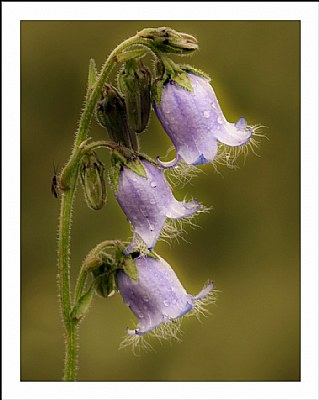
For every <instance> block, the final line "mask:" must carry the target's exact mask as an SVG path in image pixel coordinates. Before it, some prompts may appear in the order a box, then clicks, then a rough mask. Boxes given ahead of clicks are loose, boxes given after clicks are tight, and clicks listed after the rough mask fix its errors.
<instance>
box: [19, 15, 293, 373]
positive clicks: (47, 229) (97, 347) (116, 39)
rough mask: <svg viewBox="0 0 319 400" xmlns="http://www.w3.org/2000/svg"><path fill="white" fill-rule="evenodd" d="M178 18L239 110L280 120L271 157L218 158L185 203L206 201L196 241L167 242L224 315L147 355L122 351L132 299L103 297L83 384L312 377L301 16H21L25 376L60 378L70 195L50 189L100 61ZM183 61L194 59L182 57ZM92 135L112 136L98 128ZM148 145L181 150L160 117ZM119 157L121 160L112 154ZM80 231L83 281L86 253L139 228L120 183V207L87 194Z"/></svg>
mask: <svg viewBox="0 0 319 400" xmlns="http://www.w3.org/2000/svg"><path fill="white" fill-rule="evenodd" d="M156 26H170V27H172V28H174V29H176V30H179V31H184V32H187V33H189V34H192V35H195V36H196V37H197V38H198V40H199V44H200V51H198V52H197V53H196V54H195V55H194V56H193V57H192V59H190V58H187V59H186V62H188V63H192V64H193V65H194V66H196V67H198V68H200V69H203V70H204V71H205V72H207V73H208V74H209V75H210V76H211V77H212V84H213V87H214V89H215V91H216V94H217V96H218V98H219V102H220V105H221V107H222V109H223V110H224V113H225V116H226V118H227V119H228V120H229V121H231V122H235V121H237V119H238V118H239V117H240V116H241V115H243V116H245V117H246V119H247V121H248V123H249V124H257V123H260V124H262V125H265V126H267V127H268V128H265V129H264V133H265V134H267V136H268V137H269V139H270V140H269V141H267V140H265V139H264V140H262V146H261V149H260V151H259V153H260V155H261V157H256V156H254V155H252V154H250V155H249V156H248V158H247V159H246V162H245V163H244V162H243V160H241V168H240V169H239V170H237V171H232V170H228V169H226V168H223V169H221V172H222V175H218V174H216V173H215V172H214V170H213V168H212V167H211V166H203V167H201V169H202V170H203V171H204V172H205V173H203V174H200V175H199V176H197V177H196V178H195V179H193V180H192V182H191V183H190V184H188V185H187V186H185V187H184V188H181V187H178V188H176V189H174V192H175V194H176V197H177V198H178V199H182V198H183V196H184V195H186V194H188V195H189V196H193V197H195V198H197V199H199V200H200V201H201V202H203V203H204V204H206V205H207V206H213V210H212V212H211V213H209V214H205V215H201V216H199V218H198V220H197V222H198V224H199V225H200V228H199V229H196V230H193V229H188V234H187V235H186V239H187V240H188V241H189V243H186V242H184V241H180V242H179V243H177V242H176V241H173V242H172V243H171V244H170V245H169V244H167V243H165V242H159V243H158V244H157V246H156V251H157V252H158V253H159V254H160V255H161V256H163V257H164V258H165V259H166V260H167V261H168V262H169V263H170V264H171V265H172V266H173V268H174V270H175V271H176V273H177V275H178V276H179V278H180V280H181V281H182V283H183V285H184V286H185V288H186V289H187V291H188V292H189V293H192V294H195V293H197V292H198V291H199V290H200V289H201V288H202V286H203V284H204V282H206V281H207V279H208V278H211V279H213V280H214V282H215V285H216V289H218V290H220V291H221V293H219V296H218V301H217V304H216V306H210V311H211V315H209V316H208V317H207V318H205V319H204V320H203V323H199V322H198V321H197V320H196V318H188V319H185V320H184V322H183V340H182V342H181V343H171V344H170V343H168V342H165V343H163V344H162V345H161V344H160V343H159V342H157V341H156V340H154V341H151V343H152V345H153V347H154V349H155V351H154V352H149V353H145V352H142V353H141V354H140V355H139V356H134V355H133V354H132V352H131V350H129V349H127V350H121V351H119V350H118V347H119V344H120V342H121V340H122V338H123V336H124V335H125V328H126V326H130V327H133V326H134V323H135V321H134V317H133V314H132V313H131V312H130V310H129V309H128V308H127V307H126V306H125V305H124V304H123V301H122V298H121V296H120V295H117V296H114V297H112V298H110V299H107V300H106V299H101V298H95V300H94V304H93V307H92V308H91V311H90V313H89V315H88V316H87V317H86V318H85V320H84V321H83V323H82V324H81V327H80V352H79V363H80V370H79V374H78V379H79V380H85V381H91V380H92V381H94V380H101V381H119V380H121V381H131V380H132V381H183V380H185V381H202V380H203V381H204V380H206V381H225V380H227V381H237V380H238V381H255V380H258V381H297V380H299V379H300V325H299V323H300V290H299V289H300V286H299V285H300V265H299V257H300V247H299V239H300V237H299V205H300V204H299V189H300V179H299V168H300V157H299V155H300V154H299V151H300V136H299V132H300V128H299V127H300V98H299V95H300V79H299V73H300V63H299V60H300V58H299V57H300V40H299V39H300V36H299V35H300V24H299V22H298V21H22V22H21V106H22V107H21V130H22V134H21V144H22V165H21V177H22V182H21V189H22V213H21V221H22V230H21V234H22V238H21V239H22V253H21V261H22V267H21V380H30V381H34V380H36V381H39V380H41V381H42V380H44V381H52V380H61V377H62V369H63V332H62V326H61V322H60V315H59V306H58V301H57V287H56V275H57V267H56V230H57V219H58V212H59V201H58V200H56V199H55V198H54V197H53V196H52V195H51V192H50V180H51V177H52V175H53V162H54V163H55V164H56V165H57V166H58V167H62V166H63V164H64V163H65V162H66V160H67V158H68V156H69V154H70V148H71V146H72V143H73V133H74V131H75V128H76V126H77V122H78V120H79V115H80V110H81V107H82V105H83V99H84V94H85V89H86V81H87V70H88V64H89V59H90V58H94V59H95V60H96V63H97V66H98V67H100V66H101V64H102V63H103V62H104V60H105V58H106V56H107V55H108V54H109V53H110V51H111V50H112V49H113V48H114V47H115V46H116V45H118V44H119V43H120V42H122V40H123V39H126V38H127V37H129V36H132V35H134V34H135V33H136V31H138V30H140V29H142V28H144V27H156ZM174 59H176V60H178V59H180V60H182V62H185V59H181V58H178V57H174ZM91 134H92V136H93V137H94V138H96V139H102V138H104V137H105V136H104V135H105V134H104V132H103V130H102V129H101V128H100V127H99V126H97V124H96V123H95V122H94V123H93V124H92V132H91ZM141 145H142V151H144V152H146V153H148V154H150V155H151V156H156V155H164V154H165V153H166V150H167V148H168V147H169V146H170V141H169V139H168V138H167V137H166V135H165V133H164V131H163V129H162V128H161V126H160V124H159V123H158V121H157V120H156V117H155V115H154V114H153V115H152V119H151V124H150V127H149V129H148V132H147V133H146V134H144V135H143V136H142V141H141ZM100 155H101V158H102V159H103V160H104V161H105V162H106V163H107V164H108V155H107V154H106V153H100ZM74 210H75V213H74V218H73V229H72V251H71V255H72V256H71V261H72V282H73V283H74V279H75V275H76V273H77V271H78V268H79V265H80V263H81V261H82V260H83V258H84V257H85V255H86V254H87V252H88V251H89V250H90V249H91V248H92V247H93V246H94V245H95V244H97V243H99V242H101V241H103V240H106V239H115V238H117V239H123V240H126V239H127V238H128V237H129V236H130V234H131V231H130V228H129V225H128V223H127V222H126V220H125V217H124V214H123V213H122V211H121V209H120V208H119V206H118V205H117V203H116V202H115V200H114V197H113V194H112V193H111V192H110V190H109V188H108V203H107V206H106V207H105V208H104V209H103V210H102V211H100V212H93V211H91V210H89V209H88V208H87V207H86V205H85V203H84V200H83V195H82V193H81V190H78V196H77V198H76V202H75V207H74Z"/></svg>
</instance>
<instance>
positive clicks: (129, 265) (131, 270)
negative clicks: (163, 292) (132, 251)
mask: <svg viewBox="0 0 319 400" xmlns="http://www.w3.org/2000/svg"><path fill="white" fill-rule="evenodd" d="M123 270H124V272H125V273H126V275H128V276H129V277H130V278H131V279H133V280H134V281H137V279H138V272H137V268H136V265H135V263H134V260H133V258H132V257H131V256H127V257H125V258H124V261H123Z"/></svg>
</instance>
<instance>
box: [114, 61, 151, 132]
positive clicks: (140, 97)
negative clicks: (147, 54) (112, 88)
mask: <svg viewBox="0 0 319 400" xmlns="http://www.w3.org/2000/svg"><path fill="white" fill-rule="evenodd" d="M118 81H119V86H120V89H121V91H122V93H123V95H124V97H125V104H126V111H127V117H128V123H129V127H130V129H131V130H132V131H133V132H137V133H141V132H143V131H144V129H145V128H146V127H147V124H148V121H149V118H150V111H151V96H150V90H151V73H150V71H149V69H148V68H147V67H146V66H145V65H144V64H143V63H142V61H141V60H135V59H132V60H129V61H127V62H126V64H125V67H124V70H123V72H122V73H121V74H120V75H119V79H118Z"/></svg>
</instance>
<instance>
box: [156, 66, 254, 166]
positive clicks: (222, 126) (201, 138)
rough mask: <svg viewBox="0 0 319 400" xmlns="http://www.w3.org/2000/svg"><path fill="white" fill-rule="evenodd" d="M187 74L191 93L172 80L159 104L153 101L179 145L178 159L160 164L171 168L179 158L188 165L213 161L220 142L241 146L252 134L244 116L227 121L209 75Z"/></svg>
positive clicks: (166, 128)
mask: <svg viewBox="0 0 319 400" xmlns="http://www.w3.org/2000/svg"><path fill="white" fill-rule="evenodd" d="M188 77H189V79H190V82H191V85H192V88H193V91H192V92H190V91H188V90H186V89H184V88H182V87H181V86H179V85H178V84H177V83H175V82H173V81H172V80H171V81H168V82H167V83H166V84H165V85H164V87H163V91H162V95H161V101H160V104H157V103H155V104H154V109H155V112H156V115H157V117H158V119H159V120H160V122H161V124H162V125H163V127H164V129H165V131H166V133H167V134H168V136H169V137H170V139H171V141H172V142H173V144H174V146H175V148H176V159H175V160H173V161H172V162H170V163H161V165H162V166H163V167H165V166H166V167H168V168H169V167H172V166H174V165H176V164H177V162H179V161H184V162H185V163H186V164H189V165H198V164H206V163H210V162H212V161H213V160H214V159H215V157H216V155H217V152H218V143H223V144H225V145H227V146H232V147H238V146H242V145H244V144H245V143H247V142H248V141H249V140H250V138H251V136H252V130H251V129H248V128H247V123H246V120H245V118H243V117H241V118H240V119H239V120H238V121H237V122H236V123H235V124H234V123H230V122H228V121H227V120H226V118H225V117H224V114H223V112H222V110H221V108H220V105H219V103H218V100H217V97H216V94H215V92H214V90H213V88H212V87H211V85H210V83H209V81H208V80H207V79H206V78H204V77H202V76H199V75H195V74H193V73H188Z"/></svg>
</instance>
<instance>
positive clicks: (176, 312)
mask: <svg viewBox="0 0 319 400" xmlns="http://www.w3.org/2000/svg"><path fill="white" fill-rule="evenodd" d="M156 257H157V258H153V257H150V256H140V257H138V258H135V259H134V262H135V266H136V268H137V272H138V278H137V280H134V279H131V278H130V277H129V276H128V275H127V274H126V273H125V272H124V271H123V270H118V273H117V282H118V288H119V291H120V293H121V295H122V297H123V299H124V302H125V304H126V305H127V306H129V307H130V309H131V310H132V312H133V313H134V314H135V315H136V317H137V318H138V324H137V329H133V330H128V334H129V335H131V336H132V335H139V336H143V335H144V334H146V333H148V332H151V331H153V330H154V329H156V328H163V326H161V325H162V324H166V325H167V328H168V329H167V331H168V332H174V328H172V325H170V324H171V323H174V322H177V321H178V319H179V318H180V317H182V316H183V315H185V314H187V313H189V312H190V311H191V310H196V308H197V309H200V308H201V307H202V306H203V303H204V304H206V303H209V302H212V301H213V296H212V295H213V293H212V289H213V287H214V285H213V283H212V282H210V283H209V284H208V285H207V286H205V287H204V289H203V290H202V291H201V292H199V293H198V294H197V295H196V296H192V295H190V294H187V292H186V290H185V289H184V288H183V286H182V284H181V282H180V281H179V279H178V278H177V276H176V274H175V272H174V271H173V270H172V268H171V267H170V265H169V264H168V263H167V262H166V261H165V260H164V259H163V258H161V257H159V256H158V255H156ZM173 327H174V325H173ZM164 328H165V326H164ZM170 328H172V329H170ZM154 333H155V334H156V333H157V334H159V336H161V333H162V334H163V335H165V329H162V330H159V329H157V331H155V332H154Z"/></svg>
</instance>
